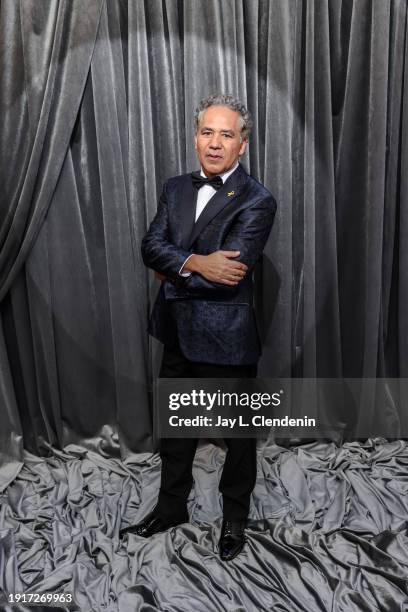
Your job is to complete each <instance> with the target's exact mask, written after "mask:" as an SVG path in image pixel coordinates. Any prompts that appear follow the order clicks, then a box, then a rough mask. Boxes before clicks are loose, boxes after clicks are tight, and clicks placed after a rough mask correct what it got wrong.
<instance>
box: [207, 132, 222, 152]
mask: <svg viewBox="0 0 408 612" xmlns="http://www.w3.org/2000/svg"><path fill="white" fill-rule="evenodd" d="M209 146H210V149H219V148H220V147H221V136H220V134H213V135H212V137H211V141H210V144H209Z"/></svg>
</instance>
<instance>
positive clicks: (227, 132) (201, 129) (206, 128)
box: [200, 126, 235, 136]
mask: <svg viewBox="0 0 408 612" xmlns="http://www.w3.org/2000/svg"><path fill="white" fill-rule="evenodd" d="M204 130H208V131H209V132H215V131H216V130H214V128H211V127H206V126H204V127H202V128H200V132H204ZM218 131H219V132H221V133H222V134H231V136H234V135H235V132H234V131H233V130H218Z"/></svg>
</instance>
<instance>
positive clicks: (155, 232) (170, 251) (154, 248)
mask: <svg viewBox="0 0 408 612" xmlns="http://www.w3.org/2000/svg"><path fill="white" fill-rule="evenodd" d="M141 251H142V258H143V262H144V264H145V265H146V266H147V267H148V268H152V269H153V270H155V271H156V272H159V273H160V274H163V275H164V276H166V277H167V278H169V279H171V280H172V281H173V282H176V283H177V284H178V285H183V284H184V283H185V280H186V278H185V277H183V276H181V275H180V274H179V270H180V269H181V267H182V265H183V263H184V262H185V260H186V259H187V257H188V256H189V255H191V251H185V250H184V249H182V248H180V247H177V246H175V245H174V244H173V243H172V242H170V239H169V212H168V204H167V183H166V184H165V185H164V187H163V192H162V194H161V196H160V200H159V204H158V207H157V212H156V215H155V217H154V219H153V221H152V222H151V224H150V227H149V230H148V232H147V234H146V235H145V237H144V238H143V240H142V246H141Z"/></svg>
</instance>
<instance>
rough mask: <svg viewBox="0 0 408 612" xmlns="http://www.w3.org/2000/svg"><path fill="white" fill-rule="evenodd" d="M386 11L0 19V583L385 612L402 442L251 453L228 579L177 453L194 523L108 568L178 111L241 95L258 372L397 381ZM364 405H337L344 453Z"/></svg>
mask: <svg viewBox="0 0 408 612" xmlns="http://www.w3.org/2000/svg"><path fill="white" fill-rule="evenodd" d="M407 10H408V7H407V1H406V0H338V1H337V0H336V1H331V0H206V1H202V0H188V1H187V0H185V1H182V0H134V1H131V2H126V1H125V0H112V1H111V0H109V1H108V2H106V1H105V0H72V1H69V0H59V1H57V0H49V1H48V2H38V1H37V0H24V2H16V1H15V0H2V1H1V3H0V105H1V106H0V108H1V116H2V123H1V128H0V185H1V191H0V300H1V304H0V365H1V370H0V408H1V409H0V459H1V461H0V490H2V491H4V497H3V499H2V500H1V501H2V505H1V512H0V544H1V549H0V581H1V582H0V588H1V589H3V590H4V591H6V592H9V591H10V590H13V589H14V590H17V591H20V590H22V589H24V588H26V587H27V588H28V587H29V586H30V587H31V588H34V586H35V587H36V589H37V590H40V589H43V590H47V589H49V590H51V589H54V588H57V587H58V586H59V585H63V586H64V589H65V590H66V591H68V590H69V588H68V587H70V588H72V589H74V590H75V592H76V593H78V604H80V605H81V606H84V607H83V608H82V609H84V610H89V609H92V610H99V609H105V610H116V609H121V610H132V609H134V610H139V609H143V610H161V609H164V607H163V606H164V602H165V600H166V597H169V598H170V600H169V601H170V603H169V606H168V608H167V609H169V610H172V611H173V610H174V611H175V610H187V609H188V610H189V609H191V602H190V601H189V599H188V598H189V597H192V598H193V599H194V600H195V601H196V602H198V603H197V605H196V606H195V607H197V609H198V610H199V609H203V610H204V609H206V610H208V609H213V610H226V609H227V610H234V612H235V611H236V610H252V609H254V610H255V609H265V610H269V609H271V605H272V604H273V605H274V606H275V608H274V609H277V610H278V609H281V610H285V611H288V612H289V611H290V612H292V611H293V610H304V609H307V610H332V611H336V612H340V611H342V612H343V611H344V612H346V611H347V612H349V611H353V610H356V611H357V610H369V611H370V612H371V611H372V610H376V609H378V610H391V609H392V610H393V609H401V610H402V609H404V608H403V606H404V605H405V606H406V605H407V599H406V581H405V579H404V575H406V566H407V562H408V561H407V556H406V550H407V539H406V516H407V508H406V501H405V498H403V495H406V493H407V491H406V482H405V480H406V476H405V472H404V469H405V466H406V462H407V459H406V455H407V450H406V445H405V444H404V443H402V442H393V443H389V444H386V443H384V444H383V445H379V446H376V445H375V444H374V443H369V444H368V446H367V447H363V446H360V445H358V444H357V443H356V444H355V445H354V446H353V445H351V446H350V445H346V446H345V447H344V448H343V449H336V448H335V447H334V446H333V445H331V444H326V445H324V444H323V443H321V442H320V443H316V445H315V446H313V445H312V446H306V447H299V448H298V449H297V450H296V451H295V452H294V453H293V452H292V451H290V450H287V451H283V450H282V448H278V447H276V446H275V445H274V444H273V441H272V440H270V441H269V443H268V444H267V445H266V446H265V447H264V448H263V451H262V452H263V458H262V461H261V462H260V470H261V472H260V475H262V474H263V473H264V472H265V470H266V472H265V473H264V476H265V479H266V480H265V482H266V484H265V482H264V480H263V479H262V478H261V480H260V481H259V482H258V485H257V489H256V491H255V495H254V499H253V508H252V511H253V515H252V516H253V518H256V519H261V518H265V519H267V520H268V525H269V526H270V534H269V532H266V535H265V534H262V533H261V532H260V531H257V528H256V525H255V529H254V530H253V531H251V532H250V537H249V547H248V549H247V553H246V556H245V557H243V558H242V560H240V561H239V565H238V566H237V567H238V568H239V569H238V570H237V569H236V568H235V566H231V567H224V566H221V565H220V564H219V563H218V560H217V558H216V556H215V552H214V548H213V545H214V542H215V541H216V530H214V529H213V528H212V527H211V524H212V522H213V521H214V520H215V518H216V517H217V510H216V508H219V506H218V505H217V504H218V500H215V499H214V495H215V490H216V488H215V485H214V482H213V481H214V479H216V475H217V473H218V468H219V465H220V463H222V462H221V457H222V453H223V451H222V449H220V448H218V447H215V448H214V447H212V446H209V445H207V446H203V447H202V448H201V449H200V454H199V456H198V463H197V466H196V470H197V475H198V478H197V479H196V487H198V493H197V495H198V497H197V499H196V502H193V501H192V506H191V510H192V512H193V519H194V521H196V524H194V525H193V526H190V527H185V528H182V529H180V530H176V531H175V532H173V534H166V535H163V536H160V537H159V538H158V539H156V540H152V541H151V542H145V543H143V545H142V544H141V543H140V541H137V540H135V539H133V540H131V541H130V542H129V548H128V552H130V553H132V554H131V556H130V557H129V558H128V556H127V553H126V546H125V545H123V544H121V545H120V546H119V547H118V542H117V540H116V538H117V532H118V529H119V525H120V522H121V521H127V520H129V521H130V520H133V519H137V518H139V517H140V516H142V515H143V514H144V512H145V511H146V510H147V509H148V508H150V507H151V505H152V504H153V497H154V491H155V490H156V488H157V482H158V481H157V479H158V473H159V472H158V463H157V462H158V458H157V456H156V455H152V451H153V450H155V448H154V442H153V440H152V431H151V380H152V377H153V376H154V375H155V374H157V367H158V363H159V359H160V348H159V347H158V345H157V344H156V343H154V342H152V341H150V340H149V339H148V337H147V333H146V327H147V316H148V311H149V308H150V306H151V303H152V300H153V298H154V295H155V293H156V291H157V288H158V287H157V282H156V281H154V280H153V278H152V275H151V274H148V273H147V271H146V269H145V268H144V266H143V265H142V261H141V256H140V249H139V247H140V241H141V237H142V236H143V234H144V232H145V231H146V228H147V226H148V224H149V222H150V221H151V219H152V218H153V216H154V214H155V210H156V205H157V199H158V195H159V193H160V191H161V188H162V184H163V182H164V181H165V180H166V179H167V178H168V177H170V176H173V175H175V174H179V173H183V172H186V171H189V170H192V169H196V168H197V162H196V158H195V154H194V148H193V123H192V114H193V110H194V108H195V106H196V105H197V103H198V101H199V100H200V98H202V97H205V96H207V95H208V94H209V93H213V92H228V93H233V94H236V95H238V96H239V97H241V98H242V99H243V100H244V101H246V102H247V104H248V107H249V108H250V110H251V111H252V112H253V114H254V133H253V137H252V138H251V142H250V147H249V153H248V154H247V155H246V156H245V159H244V160H243V163H244V165H245V166H246V168H247V169H248V171H250V172H251V174H253V175H254V176H255V177H256V178H258V179H259V180H260V181H261V182H263V183H264V184H265V185H266V186H267V187H268V188H269V189H270V190H271V192H272V193H273V195H274V196H275V198H276V200H277V202H278V212H277V218H276V221H275V225H274V228H273V231H272V234H271V237H270V240H269V242H268V245H267V247H266V250H265V255H264V258H263V262H262V265H261V266H260V267H259V269H258V270H257V290H256V301H257V304H256V306H257V312H258V320H259V324H260V332H261V337H262V340H263V357H262V360H261V362H260V368H259V374H260V375H262V376H269V377H274V376H279V377H291V376H296V377H310V378H313V377H316V376H317V377H342V376H344V377H359V378H364V379H375V378H376V377H393V378H398V377H401V379H402V378H408V307H407V306H408V273H407V266H406V265H405V263H406V261H407V256H408V252H407V249H408V246H407V245H408V239H407V237H408V215H407V210H408V206H407V204H408V202H407V198H408V195H407V194H408V184H407V177H408V172H407V170H408V147H407V142H408V136H407V135H408V123H407V121H408V112H407V99H408V94H407V87H408V72H407V71H408V61H407V59H408V36H407V25H408V18H407ZM372 384H373V383H372V382H370V381H368V383H367V387H364V388H363V390H362V393H366V392H367V393H370V392H371V389H372ZM401 384H404V382H403V381H401ZM366 405H367V402H364V406H366ZM384 407H385V404H384V405H383V406H380V408H379V407H378V405H377V406H376V405H375V403H373V405H372V407H371V408H370V410H368V411H367V410H365V411H364V413H363V412H362V411H361V410H359V409H358V406H357V407H356V410H355V414H354V417H355V419H354V423H357V424H358V425H356V429H355V434H356V435H358V431H359V427H362V425H364V428H365V429H364V430H366V429H367V427H368V428H369V427H370V426H372V427H374V425H375V423H377V424H378V423H379V422H380V423H381V422H383V421H384V417H382V418H383V421H381V420H378V415H379V413H381V410H382V408H384ZM336 409H337V408H336ZM386 409H387V410H388V411H389V415H390V418H389V419H388V417H387V418H386V420H387V421H388V424H387V423H386V424H385V425H386V432H385V433H384V435H387V436H388V435H389V437H396V438H397V437H401V436H407V437H408V433H407V432H408V411H407V410H406V408H405V406H404V405H401V404H400V403H399V402H398V398H397V397H388V398H387V405H386ZM382 414H383V415H384V414H386V415H387V414H388V413H387V412H384V410H382ZM380 416H381V414H380ZM129 470H130V472H131V473H129ZM276 470H278V472H279V477H278V476H277V473H276ZM210 480H211V486H210ZM10 483H13V484H12V485H11V486H9V487H8V485H9V484H10ZM341 483H343V484H341ZM344 483H346V484H344ZM207 486H208V488H207ZM7 487H8V488H7ZM265 487H266V488H265ZM142 490H143V495H141V491H142ZM207 496H208V497H207ZM211 501H213V502H214V504H215V506H212V505H211ZM194 504H195V505H194ZM200 506H202V507H201V509H200ZM404 521H405V524H404ZM197 524H202V525H204V528H203V530H201V529H199V528H198V526H197ZM205 525H207V527H205ZM13 529H14V530H15V531H16V533H15V534H14V533H13V531H12V530H13ZM271 536H272V539H270V537H271ZM112 538H113V539H112ZM159 557H160V559H161V561H162V565H161V566H160V567H161V572H162V573H161V578H160V577H156V576H155V575H154V573H153V572H154V571H155V570H154V568H153V570H152V571H150V570H149V569H148V568H151V567H152V566H151V562H152V561H153V560H154V561H155V562H156V561H157V559H158V558H159ZM170 563H171V564H172V565H171V567H170ZM75 564H76V565H75ZM74 565H75V568H74ZM255 565H256V566H257V567H258V576H256V575H255V574H254V572H253V569H252V568H253V567H254V566H255ZM175 567H177V571H178V574H177V576H178V584H179V590H178V591H177V592H172V593H171V594H170V593H169V590H168V583H167V581H166V580H164V578H163V576H168V575H170V572H173V571H175ZM192 568H193V569H192ZM234 568H235V569H234ZM207 570H208V572H207ZM214 576H215V578H214ZM211 581H212V582H211ZM245 581H247V584H248V585H250V586H246V587H244V586H243V583H244V582H245ZM176 582H177V581H176ZM173 584H174V582H173ZM90 585H92V586H90ZM132 585H133V586H132ZM183 585H184V586H183ZM378 585H380V586H381V588H378ZM61 588H62V587H61ZM174 588H176V587H174ZM117 595H119V599H118V603H115V597H116V596H117ZM251 597H254V598H255V600H254V599H251ZM404 597H405V599H404ZM256 600H257V601H258V603H259V605H258V607H256V606H255V605H254V601H256ZM143 601H144V603H142V602H143ZM403 602H404V603H403ZM102 603H105V604H106V607H101V605H102ZM117 606H119V608H118V607H117ZM200 606H201V607H200ZM211 606H212V608H211ZM251 606H252V608H251ZM262 606H263V607H262ZM296 606H297V607H296ZM392 606H394V607H392ZM395 606H399V607H398V608H397V607H395Z"/></svg>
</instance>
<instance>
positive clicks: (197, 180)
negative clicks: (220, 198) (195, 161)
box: [191, 172, 224, 191]
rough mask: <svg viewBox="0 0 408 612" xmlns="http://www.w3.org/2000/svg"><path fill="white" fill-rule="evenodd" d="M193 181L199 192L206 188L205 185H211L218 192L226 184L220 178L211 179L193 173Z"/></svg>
mask: <svg viewBox="0 0 408 612" xmlns="http://www.w3.org/2000/svg"><path fill="white" fill-rule="evenodd" d="M191 180H192V181H193V185H194V187H195V188H196V189H197V190H198V189H201V187H204V185H211V187H213V188H214V189H216V190H217V191H218V189H220V188H221V187H222V186H223V184H224V183H223V182H222V178H221V177H220V176H214V178H212V179H209V178H205V177H204V176H201V174H200V173H199V172H192V173H191Z"/></svg>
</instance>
